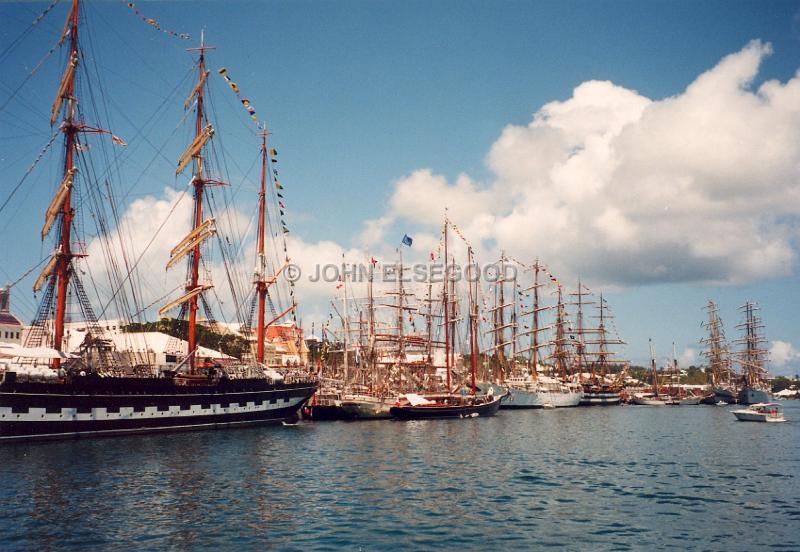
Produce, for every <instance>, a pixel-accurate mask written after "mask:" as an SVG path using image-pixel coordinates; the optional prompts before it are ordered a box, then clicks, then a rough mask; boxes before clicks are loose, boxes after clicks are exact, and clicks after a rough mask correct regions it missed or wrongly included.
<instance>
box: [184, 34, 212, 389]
mask: <svg viewBox="0 0 800 552" xmlns="http://www.w3.org/2000/svg"><path fill="white" fill-rule="evenodd" d="M209 49H212V48H209V47H206V46H205V40H204V33H203V32H201V33H200V47H199V48H188V49H187V51H189V52H191V51H199V52H200V60H199V63H198V66H197V67H198V77H197V108H196V115H197V117H196V119H195V140H196V141H198V142H199V141H200V140H201V139H202V136H203V134H204V132H205V131H204V127H203V92H204V90H205V77H206V56H205V53H206V50H209ZM202 151H203V150H202V148H198V150H197V152H196V153H194V154H193V155H192V157H193V158H194V174H193V175H192V186H193V187H194V218H193V221H192V231H196V230H197V229H198V228H199V227H200V226H201V225H202V224H203V192H204V191H205V185H206V183H205V179H204V178H203V152H202ZM199 279H200V241H198V242H197V243H196V244H195V245H194V248H193V250H192V254H191V257H190V264H189V282H188V284H187V285H186V292H187V293H191V292H192V291H194V290H196V289H197V288H198V285H199ZM198 295H199V294H195V295H193V296H192V297H191V298H190V299H189V305H188V307H189V330H188V334H189V335H188V336H187V341H188V343H189V347H188V349H189V351H188V352H189V373H190V374H194V373H196V371H197V358H196V353H195V349H196V348H197V309H198V306H197V299H198Z"/></svg>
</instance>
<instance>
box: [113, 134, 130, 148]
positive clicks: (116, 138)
mask: <svg viewBox="0 0 800 552" xmlns="http://www.w3.org/2000/svg"><path fill="white" fill-rule="evenodd" d="M111 143H112V144H116V145H118V146H122V147H125V146H127V145H128V144H126V143H125V140H123V139H122V138H120V137H119V136H117V135H116V134H112V135H111Z"/></svg>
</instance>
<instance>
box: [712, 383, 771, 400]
mask: <svg viewBox="0 0 800 552" xmlns="http://www.w3.org/2000/svg"><path fill="white" fill-rule="evenodd" d="M714 401H715V402H725V403H728V404H736V403H737V402H739V398H738V397H737V396H736V393H735V392H734V391H733V390H731V389H728V388H727V387H715V388H714ZM762 402H769V401H762Z"/></svg>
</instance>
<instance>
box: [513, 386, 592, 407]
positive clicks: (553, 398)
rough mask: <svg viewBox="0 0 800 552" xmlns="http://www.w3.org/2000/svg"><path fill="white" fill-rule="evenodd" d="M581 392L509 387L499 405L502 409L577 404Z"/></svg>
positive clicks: (578, 403)
mask: <svg viewBox="0 0 800 552" xmlns="http://www.w3.org/2000/svg"><path fill="white" fill-rule="evenodd" d="M582 396H583V393H578V392H576V393H548V392H542V391H528V390H526V389H515V388H513V387H512V388H509V396H508V398H506V399H505V400H504V401H503V403H502V404H501V405H500V408H504V409H523V408H551V407H554V408H565V407H570V406H578V405H580V402H581V397H582Z"/></svg>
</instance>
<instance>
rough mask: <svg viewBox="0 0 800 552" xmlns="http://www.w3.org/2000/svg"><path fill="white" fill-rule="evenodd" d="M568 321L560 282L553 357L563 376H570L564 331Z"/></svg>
mask: <svg viewBox="0 0 800 552" xmlns="http://www.w3.org/2000/svg"><path fill="white" fill-rule="evenodd" d="M566 323H567V315H566V310H565V308H564V297H563V293H562V290H561V284H558V303H557V305H556V338H555V340H554V341H553V358H554V360H555V362H556V366H557V367H558V370H559V372H560V373H561V377H562V378H566V377H567V376H568V373H567V369H568V362H567V360H568V353H567V349H566V347H565V344H566V341H567V336H566V332H565V331H564V326H565V325H566Z"/></svg>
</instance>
